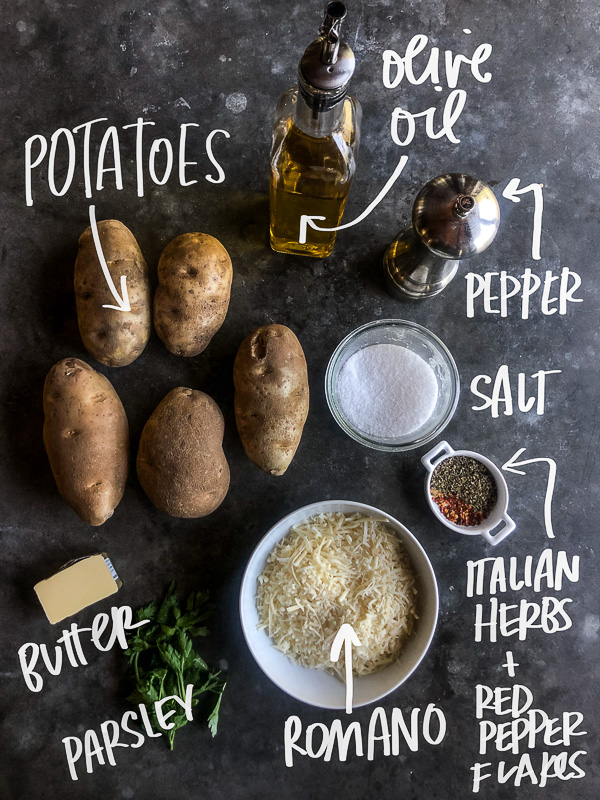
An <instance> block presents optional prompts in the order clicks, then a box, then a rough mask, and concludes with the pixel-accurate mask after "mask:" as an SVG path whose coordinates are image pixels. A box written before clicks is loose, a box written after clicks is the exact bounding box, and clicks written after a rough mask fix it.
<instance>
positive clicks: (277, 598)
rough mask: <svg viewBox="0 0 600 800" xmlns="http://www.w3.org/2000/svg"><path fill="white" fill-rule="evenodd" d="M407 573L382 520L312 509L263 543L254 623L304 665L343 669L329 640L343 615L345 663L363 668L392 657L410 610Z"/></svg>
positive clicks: (412, 591) (411, 588)
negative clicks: (268, 546)
mask: <svg viewBox="0 0 600 800" xmlns="http://www.w3.org/2000/svg"><path fill="white" fill-rule="evenodd" d="M416 594H417V589H416V586H415V575H414V572H413V569H412V565H411V562H410V559H409V557H408V555H407V553H406V552H405V550H404V548H403V547H402V544H401V542H400V540H399V539H398V537H397V536H396V534H395V533H394V532H393V531H392V530H391V529H390V528H388V527H387V526H386V524H385V521H384V520H377V519H375V518H372V517H366V516H364V515H362V514H339V513H338V514H319V515H318V516H315V517H311V518H310V519H307V520H304V521H303V522H301V523H300V524H298V525H294V527H292V528H291V530H290V532H289V533H288V534H287V536H285V537H284V538H283V539H282V540H281V541H280V542H279V543H278V544H277V546H276V547H275V548H274V549H273V550H272V551H271V553H270V554H269V556H268V558H267V562H266V564H265V567H264V569H263V571H262V573H261V575H260V576H259V578H258V591H257V597H256V602H257V608H258V616H259V629H266V632H267V633H268V635H269V636H270V637H271V639H272V640H273V643H274V645H275V647H276V648H277V649H278V650H281V651H282V652H283V653H285V654H286V655H287V656H289V658H291V659H292V661H295V662H296V663H298V664H301V665H302V666H305V667H312V668H315V669H324V670H329V671H335V672H336V673H337V674H339V675H340V676H341V677H343V674H344V663H343V650H342V657H341V658H340V660H339V661H338V663H337V665H334V664H333V663H332V662H331V661H330V660H329V655H330V651H331V645H332V644H333V640H334V638H335V636H336V634H337V632H338V631H339V629H340V627H341V626H342V625H343V624H344V623H349V624H350V625H352V627H353V628H354V631H355V632H356V634H357V636H358V638H359V640H360V642H361V645H360V647H355V648H354V650H353V656H352V671H353V673H354V674H355V675H368V674H369V673H371V672H375V671H376V670H379V669H382V668H383V667H385V666H386V665H387V664H389V663H390V662H391V661H394V660H395V659H396V658H397V657H398V654H399V653H400V650H401V649H402V646H403V644H404V642H405V641H406V639H407V638H408V636H410V634H411V632H412V629H413V623H414V620H415V619H416V618H417V614H416Z"/></svg>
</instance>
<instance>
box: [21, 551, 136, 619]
mask: <svg viewBox="0 0 600 800" xmlns="http://www.w3.org/2000/svg"><path fill="white" fill-rule="evenodd" d="M121 586H122V583H121V581H120V580H119V576H118V575H117V573H116V572H115V569H114V567H113V565H112V564H111V561H110V559H109V558H108V556H107V555H106V553H96V554H95V555H93V556H86V557H85V558H80V559H78V560H77V561H71V562H69V563H68V564H66V565H65V566H64V567H62V569H61V570H60V571H59V572H57V573H56V575H53V576H52V577H51V578H47V579H46V580H45V581H40V582H39V583H37V584H36V585H35V586H34V587H33V588H34V590H35V593H36V594H37V596H38V598H39V601H40V603H41V604H42V608H43V609H44V611H45V612H46V616H47V617H48V619H49V620H50V622H51V623H52V624H53V625H54V624H55V623H56V622H60V621H61V620H63V619H65V617H70V616H72V615H73V614H77V612H78V611H82V610H83V609H84V608H87V607H88V606H91V605H92V604H93V603H97V602H98V601H99V600H104V598H105V597H109V596H110V595H111V594H116V593H117V592H118V590H119V589H120V588H121Z"/></svg>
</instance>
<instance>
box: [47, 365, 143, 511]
mask: <svg viewBox="0 0 600 800" xmlns="http://www.w3.org/2000/svg"><path fill="white" fill-rule="evenodd" d="M44 415H45V420H44V444H45V445H46V452H47V453H48V458H49V460H50V466H51V467H52V472H53V474H54V479H55V481H56V485H57V486H58V490H59V492H60V493H61V495H62V497H63V499H64V500H65V502H67V503H68V504H69V505H70V506H71V508H72V509H73V510H74V511H75V512H76V513H77V514H78V515H79V516H80V517H81V519H82V520H83V521H84V522H87V524H88V525H102V523H103V522H106V520H107V519H108V518H109V517H112V515H113V512H114V510H115V508H116V507H117V505H118V504H119V501H120V500H121V497H122V496H123V492H124V490H125V481H126V480H127V472H128V468H129V425H128V423H127V416H126V414H125V409H124V408H123V404H122V403H121V401H120V399H119V396H118V395H117V393H116V392H115V390H114V388H113V385H112V383H111V382H110V381H109V380H108V378H105V377H104V375H101V374H100V373H99V372H96V370H94V369H92V367H90V366H89V364H86V363H85V361H81V360H80V359H79V358H65V359H63V360H62V361H59V362H58V364H55V365H54V366H53V367H52V369H51V370H50V372H49V373H48V376H47V377H46V383H45V384H44Z"/></svg>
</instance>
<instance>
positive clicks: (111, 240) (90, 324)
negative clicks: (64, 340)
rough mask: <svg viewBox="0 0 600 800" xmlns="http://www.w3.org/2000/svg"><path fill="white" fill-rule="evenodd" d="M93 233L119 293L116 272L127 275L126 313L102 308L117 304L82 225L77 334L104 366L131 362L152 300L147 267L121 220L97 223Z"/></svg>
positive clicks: (146, 330)
mask: <svg viewBox="0 0 600 800" xmlns="http://www.w3.org/2000/svg"><path fill="white" fill-rule="evenodd" d="M98 235H99V237H100V244H101V245H102V252H103V253H104V258H105V259H106V265H107V267H108V271H109V272H110V274H111V277H112V280H113V283H114V285H115V288H116V290H117V292H118V293H119V295H121V297H122V296H123V295H122V292H121V275H125V276H126V277H127V294H128V297H129V304H130V306H131V311H118V310H116V309H114V308H103V307H102V306H103V305H104V304H109V305H118V304H117V302H116V301H115V298H114V297H113V296H112V293H111V291H110V289H109V288H108V284H107V282H106V278H105V277H104V273H103V272H102V267H101V266H100V261H99V260H98V255H97V253H96V248H95V246H94V239H93V237H92V229H91V228H86V230H85V231H84V232H83V233H82V234H81V236H80V238H79V251H78V253H77V259H76V261H75V280H74V284H75V299H76V301H77V321H78V323H79V332H80V334H81V338H82V339H83V343H84V345H85V347H86V349H87V350H88V352H89V353H91V354H92V355H93V356H94V358H96V359H97V360H98V361H100V362H101V363H102V364H106V366H107V367H125V366H126V365H127V364H131V362H132V361H135V359H136V358H137V357H138V356H139V355H140V353H141V352H142V351H143V349H144V348H145V347H146V344H147V343H148V339H149V338H150V331H151V329H152V320H151V301H152V298H151V292H150V281H149V278H148V267H147V266H146V261H145V260H144V256H143V255H142V251H141V250H140V248H139V245H138V243H137V241H136V238H135V236H134V235H133V234H132V232H131V231H130V230H129V228H127V227H125V225H123V223H122V222H119V221H118V220H116V219H105V220H102V221H101V222H98Z"/></svg>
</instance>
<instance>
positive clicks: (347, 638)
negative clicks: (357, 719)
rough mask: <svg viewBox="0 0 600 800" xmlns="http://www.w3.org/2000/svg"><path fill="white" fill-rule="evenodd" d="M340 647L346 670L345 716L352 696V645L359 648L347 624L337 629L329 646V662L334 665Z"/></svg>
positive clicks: (338, 656)
mask: <svg viewBox="0 0 600 800" xmlns="http://www.w3.org/2000/svg"><path fill="white" fill-rule="evenodd" d="M342 645H343V647H344V661H345V668H346V714H351V713H352V695H353V692H354V686H353V680H354V676H353V675H352V645H354V647H360V641H359V638H358V636H357V635H356V633H355V632H354V628H353V627H352V625H349V624H348V623H347V622H344V624H343V625H342V627H341V628H340V629H339V631H338V632H337V634H336V637H335V639H334V640H333V644H332V645H331V652H330V654H329V660H330V661H333V663H334V664H335V663H337V661H339V658H340V655H341V652H342Z"/></svg>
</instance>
